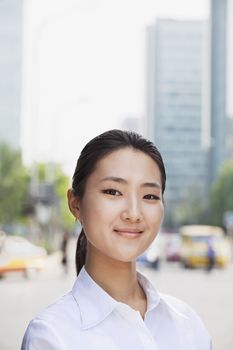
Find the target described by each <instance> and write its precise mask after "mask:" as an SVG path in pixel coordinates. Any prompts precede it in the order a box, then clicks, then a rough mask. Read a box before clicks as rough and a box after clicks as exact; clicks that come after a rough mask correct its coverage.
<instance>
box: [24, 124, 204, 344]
mask: <svg viewBox="0 0 233 350" xmlns="http://www.w3.org/2000/svg"><path fill="white" fill-rule="evenodd" d="M165 182H166V173H165V169H164V164H163V160H162V158H161V155H160V153H159V151H158V150H157V148H156V147H155V146H154V145H153V144H152V143H151V142H150V141H148V140H146V139H144V138H143V137H141V136H139V135H138V134H136V133H132V132H125V131H121V130H111V131H107V132H105V133H103V134H101V135H99V136H97V137H95V138H94V139H92V140H91V141H90V142H89V143H88V144H87V145H86V146H85V147H84V149H83V150H82V152H81V155H80V157H79V159H78V162H77V166H76V169H75V172H74V176H73V183H72V188H71V189H70V190H69V191H68V203H69V208H70V211H71V212H72V214H73V215H74V217H75V218H76V219H78V220H79V221H80V223H81V225H82V230H81V233H80V236H79V238H78V242H77V250H76V270H77V279H76V282H75V284H74V286H73V289H72V291H70V292H69V293H68V294H66V295H65V296H63V297H62V298H61V299H59V300H58V301H57V302H55V303H53V304H52V305H51V306H49V307H48V308H46V309H45V310H44V311H43V312H42V313H40V315H39V316H37V317H36V318H35V319H34V320H33V321H31V322H30V325H29V326H28V329H27V331H26V334H25V336H24V340H23V345H22V350H39V349H40V350H41V349H43V350H52V349H54V350H55V349H56V350H76V349H82V350H84V349H87V350H90V349H91V350H95V349H96V350H97V349H108V350H116V349H121V350H129V349H134V350H144V349H145V350H146V349H155V350H156V349H157V350H162V349H163V350H170V349H176V350H178V349H179V350H187V349H188V350H210V349H211V342H210V338H209V335H208V333H207V331H206V329H205V327H204V325H203V323H202V321H201V320H200V319H199V317H198V316H197V315H196V313H195V312H194V311H193V310H192V309H191V308H190V307H189V306H188V305H186V304H185V303H184V302H182V301H180V300H178V299H176V298H174V297H171V296H168V295H164V294H162V293H159V292H158V291H157V290H156V289H155V288H154V286H153V285H152V283H151V282H150V281H149V280H148V279H147V277H145V276H144V275H143V274H141V273H139V272H138V271H136V259H137V257H138V256H140V255H141V254H142V253H143V252H144V251H145V250H146V249H147V248H148V246H149V245H150V244H151V243H152V242H153V240H154V239H155V237H156V235H157V233H158V231H159V228H160V225H161V223H162V220H163V215H164V200H163V192H164V189H165Z"/></svg>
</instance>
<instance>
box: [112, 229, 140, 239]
mask: <svg viewBox="0 0 233 350" xmlns="http://www.w3.org/2000/svg"><path fill="white" fill-rule="evenodd" d="M114 232H115V233H116V234H118V235H119V236H122V237H127V238H137V237H139V236H141V234H142V233H143V230H140V229H133V228H127V227H125V228H119V229H114Z"/></svg>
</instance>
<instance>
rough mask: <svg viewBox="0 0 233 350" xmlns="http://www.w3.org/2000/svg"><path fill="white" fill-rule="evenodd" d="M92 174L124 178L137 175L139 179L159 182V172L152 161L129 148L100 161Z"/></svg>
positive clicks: (138, 151)
mask: <svg viewBox="0 0 233 350" xmlns="http://www.w3.org/2000/svg"><path fill="white" fill-rule="evenodd" d="M94 174H95V176H98V177H102V176H108V175H111V176H120V177H126V178H127V177H130V178H133V177H134V176H136V175H137V177H141V178H144V177H147V178H148V177H150V178H151V179H156V180H160V170H159V167H158V165H157V164H156V162H155V161H154V159H152V158H151V157H150V156H149V155H147V154H146V153H144V152H142V151H140V150H135V149H132V148H129V147H127V148H123V149H120V150H117V151H113V152H111V153H110V154H108V155H106V156H105V157H104V158H102V159H100V160H99V161H98V162H97V164H96V167H95V170H94V172H93V175H94ZM148 180H149V179H148Z"/></svg>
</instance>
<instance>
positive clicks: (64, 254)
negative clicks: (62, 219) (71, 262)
mask: <svg viewBox="0 0 233 350" xmlns="http://www.w3.org/2000/svg"><path fill="white" fill-rule="evenodd" d="M68 241H69V234H68V232H67V231H66V230H65V231H64V233H63V237H62V242H61V252H62V259H61V263H62V266H63V268H64V271H65V273H67V272H68V256H67V245H68Z"/></svg>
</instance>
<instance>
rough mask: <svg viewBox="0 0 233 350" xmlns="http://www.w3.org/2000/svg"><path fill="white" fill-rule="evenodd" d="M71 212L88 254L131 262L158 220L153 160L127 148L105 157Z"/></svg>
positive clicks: (157, 177) (160, 215)
mask: <svg viewBox="0 0 233 350" xmlns="http://www.w3.org/2000/svg"><path fill="white" fill-rule="evenodd" d="M77 213H78V214H77V215H78V218H79V220H80V221H81V224H82V226H83V229H84V231H85V234H86V237H87V241H88V254H92V253H94V252H96V253H98V254H101V255H102V256H105V257H109V258H112V259H114V260H118V261H124V262H130V261H134V260H135V259H136V258H137V257H138V256H139V255H141V254H142V253H143V252H144V251H145V250H146V249H147V248H148V246H149V245H150V244H151V242H152V241H153V240H154V238H155V236H156V234H157V232H158V230H159V227H160V225H161V222H162V219H163V214H164V206H163V200H162V189H161V176H160V171H159V168H158V166H157V164H156V163H155V161H154V160H153V159H152V158H150V157H149V156H148V155H146V154H145V153H143V152H141V151H137V150H134V149H131V148H124V149H121V150H117V151H114V152H112V153H111V154H109V155H107V156H106V157H104V158H103V159H101V160H100V161H99V162H98V163H97V165H96V168H95V171H94V172H93V173H92V174H91V175H90V176H89V178H88V180H87V182H86V187H85V192H84V196H83V197H82V199H80V200H78V212H77Z"/></svg>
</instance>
